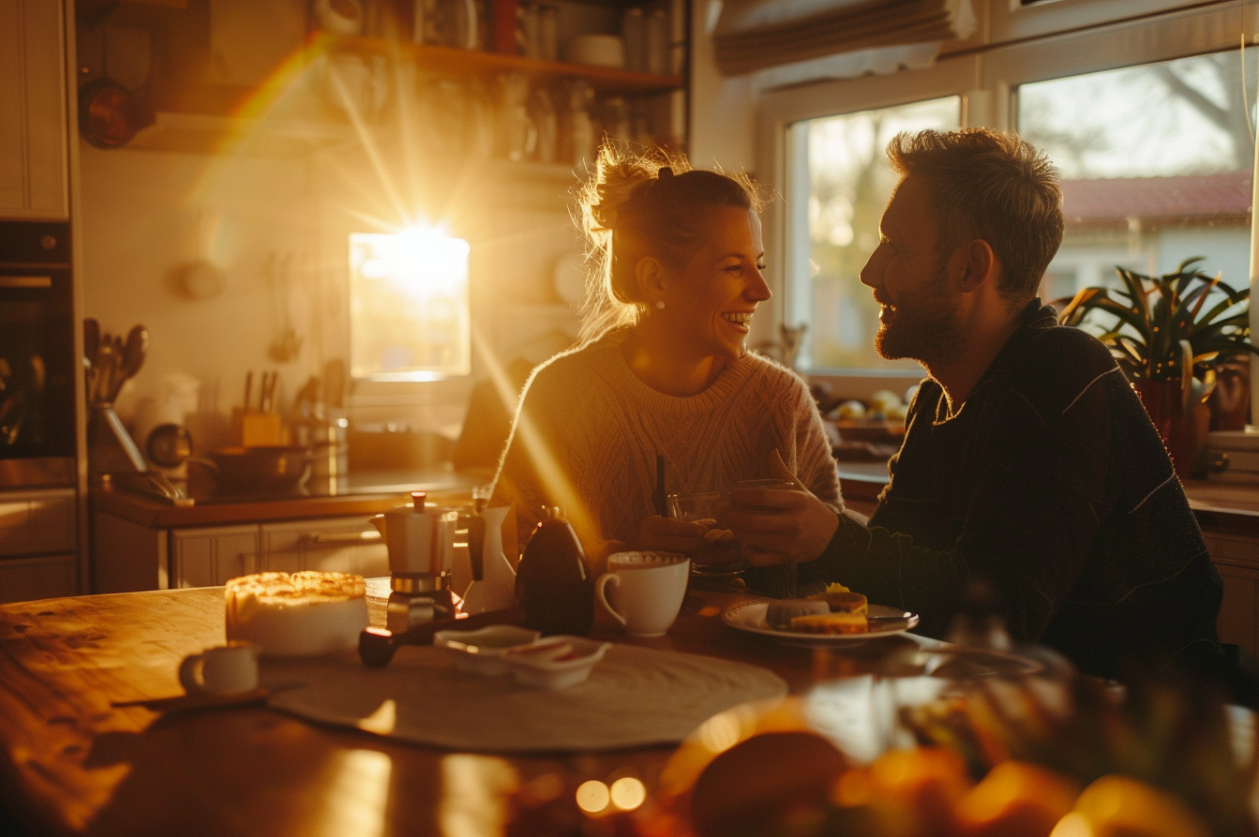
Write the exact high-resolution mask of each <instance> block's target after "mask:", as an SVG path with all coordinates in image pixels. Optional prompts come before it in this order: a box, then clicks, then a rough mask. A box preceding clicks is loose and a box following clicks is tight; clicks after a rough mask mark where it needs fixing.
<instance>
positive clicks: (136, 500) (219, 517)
mask: <svg viewBox="0 0 1259 837" xmlns="http://www.w3.org/2000/svg"><path fill="white" fill-rule="evenodd" d="M492 476H493V475H492V474H491V475H490V477H492ZM487 481H488V480H487V479H486V476H485V474H483V473H480V472H476V473H464V472H457V471H416V472H403V471H388V472H371V473H364V474H356V475H354V476H352V477H351V481H350V488H351V489H353V490H354V492H355V493H351V494H340V495H329V496H316V497H289V498H282V499H259V500H241V501H239V502H214V503H199V504H196V505H193V506H187V507H184V506H174V505H172V504H170V503H167V502H164V501H162V500H160V499H157V498H154V497H148V496H146V495H144V494H139V493H136V492H134V491H128V490H125V489H120V488H93V489H92V491H91V494H90V498H91V505H92V509H93V511H99V512H104V513H106V514H112V515H114V516H116V517H121V518H123V519H124V520H128V521H130V522H132V523H138V524H140V525H141V526H147V527H149V528H153V529H171V528H179V527H183V526H214V525H220V524H232V523H256V522H262V521H270V520H300V519H303V518H315V517H340V516H346V517H349V516H355V515H373V514H380V513H381V512H385V511H388V510H389V509H392V508H394V507H396V506H398V505H401V504H402V503H406V502H409V501H410V496H409V493H410V492H411V491H428V492H429V495H430V498H432V499H433V500H434V501H436V502H439V503H449V504H451V505H462V504H463V503H465V502H470V501H471V497H472V495H471V491H472V487H473V486H475V485H479V484H482V483H484V482H487Z"/></svg>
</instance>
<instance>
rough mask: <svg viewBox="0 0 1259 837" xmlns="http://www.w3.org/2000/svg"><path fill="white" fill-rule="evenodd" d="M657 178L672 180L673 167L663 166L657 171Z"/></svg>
mask: <svg viewBox="0 0 1259 837" xmlns="http://www.w3.org/2000/svg"><path fill="white" fill-rule="evenodd" d="M656 179H657V180H672V179H673V169H672V168H670V167H669V166H661V167H660V171H658V172H656Z"/></svg>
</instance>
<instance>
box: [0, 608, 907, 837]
mask: <svg viewBox="0 0 1259 837" xmlns="http://www.w3.org/2000/svg"><path fill="white" fill-rule="evenodd" d="M739 598H740V597H738V596H737V595H735V594H732V593H728V592H717V591H702V590H692V591H691V592H690V593H689V594H688V596H687V600H686V603H685V604H684V605H683V613H682V615H681V616H680V617H679V619H678V622H677V623H675V625H674V627H673V628H672V629H671V630H670V633H669V635H668V636H666V637H663V638H660V639H655V640H635V641H636V642H639V643H641V644H644V645H648V646H651V647H657V648H674V649H677V650H680V651H691V652H701V653H707V654H712V655H715V656H720V657H728V658H733V659H739V660H743V661H745V662H751V663H754V664H758V665H763V666H765V667H767V668H770V669H772V670H774V671H775V672H777V673H778V674H779V675H780V676H782V677H783V678H784V679H785V680H786V681H787V682H788V684H789V685H790V687H791V689H792V691H800V690H802V689H804V688H806V687H807V686H808V685H809V684H810V683H812V682H815V681H816V680H818V679H821V678H825V677H830V676H834V675H835V674H837V673H845V672H857V671H860V670H864V669H867V668H868V667H869V665H870V664H871V663H872V662H873V661H874V660H875V659H877V657H878V656H880V655H881V653H883V651H879V652H869V651H867V652H864V655H865V656H863V655H862V653H858V652H849V653H847V654H845V655H844V656H842V657H840V656H837V655H835V654H832V653H830V652H811V651H807V650H800V649H790V648H784V647H782V646H780V645H778V644H776V643H774V642H773V641H772V640H770V639H768V638H765V637H759V636H753V635H747V634H741V633H738V632H735V631H732V630H730V629H728V628H726V627H724V626H723V625H722V624H721V621H720V618H719V614H720V612H721V610H722V609H723V608H724V607H725V606H727V605H729V604H731V603H733V602H734V601H736V600H738V599H739ZM599 633H603V634H606V638H609V639H617V640H622V641H624V640H625V637H623V636H621V635H613V634H611V633H609V632H608V626H606V625H601V626H598V627H597V628H596V634H599ZM223 638H224V626H223V591H222V588H201V589H191V590H168V591H152V592H143V593H118V594H112V595H102V596H84V597H78V598H67V599H48V600H44V601H39V602H27V603H21V604H13V605H6V606H3V607H0V744H2V748H0V799H2V800H3V803H4V805H5V807H6V808H7V809H8V810H9V811H11V812H12V815H13V817H14V819H16V820H17V821H18V822H19V823H21V824H23V825H25V826H26V827H27V828H28V829H29V830H30V833H31V834H40V835H42V834H51V833H73V834H80V833H87V834H127V835H134V834H215V835H235V834H258V835H270V836H272V837H279V835H288V834H293V835H298V834H300V835H323V834H327V835H338V837H340V835H384V834H407V835H421V834H440V833H457V834H460V835H463V834H466V835H476V834H498V833H501V824H502V822H503V821H505V819H506V818H507V816H508V815H507V806H508V799H509V796H510V794H511V792H512V791H513V790H514V789H515V788H517V787H519V786H520V785H521V783H527V782H530V781H533V780H536V779H537V778H538V777H542V776H546V775H547V774H549V775H550V777H551V778H548V779H547V781H548V782H550V783H551V785H553V786H554V785H555V782H554V777H558V778H559V779H560V781H561V783H562V784H563V786H565V787H566V788H567V789H568V793H567V798H568V799H569V800H571V799H572V798H573V797H572V793H571V790H572V789H574V788H575V787H576V786H577V785H579V784H580V783H581V782H583V781H586V780H588V779H598V780H600V781H608V780H609V779H610V778H611V777H613V776H614V775H619V774H625V773H628V774H633V775H636V776H638V777H639V778H640V779H641V780H642V781H643V782H644V784H645V785H646V786H647V788H648V791H649V792H650V791H651V790H652V789H654V788H655V784H656V781H657V778H658V776H659V773H660V770H661V768H662V767H663V765H664V763H665V761H666V759H667V758H668V756H669V753H670V752H671V750H672V748H669V747H657V748H646V749H640V750H633V751H622V752H615V753H591V754H577V755H556V756H549V757H548V756H536V757H525V758H521V757H511V758H499V757H494V756H485V755H468V754H458V753H451V752H446V751H442V750H437V749H431V748H425V747H419V746H414V745H410V744H403V743H397V742H393V741H390V740H388V739H383V738H379V737H376V736H372V735H369V734H367V733H360V732H355V731H349V730H342V729H336V728H331V727H321V726H317V725H314V724H311V723H307V722H304V721H301V720H298V719H295V718H292V717H289V716H287V715H283V714H280V713H278V712H275V711H272V710H269V709H267V708H265V707H263V706H261V705H251V706H235V707H227V708H219V709H213V710H201V711H195V712H182V713H172V714H168V715H165V716H160V715H158V714H157V713H155V712H153V711H151V710H150V709H148V708H145V707H143V706H137V705H131V706H117V705H115V704H118V703H126V702H134V701H141V700H152V699H156V698H165V697H171V696H175V695H178V694H180V693H181V692H182V689H181V688H180V686H179V684H178V680H177V677H176V668H177V666H178V663H179V661H180V660H181V659H182V658H183V657H184V656H186V655H188V654H191V653H195V652H197V651H199V650H201V649H203V648H205V647H208V646H211V645H217V644H221V643H222V642H223ZM896 642H910V640H905V639H899V640H898V639H889V640H886V641H884V642H882V643H875V644H873V645H868V646H865V647H866V648H873V647H877V646H887V645H889V644H891V643H896ZM573 810H574V812H575V810H576V809H575V808H574V809H573ZM4 826H5V823H4V822H3V821H0V831H3V830H4Z"/></svg>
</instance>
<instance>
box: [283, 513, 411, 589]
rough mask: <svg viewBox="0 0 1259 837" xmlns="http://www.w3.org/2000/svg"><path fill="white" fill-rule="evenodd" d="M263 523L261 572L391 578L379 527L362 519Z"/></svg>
mask: <svg viewBox="0 0 1259 837" xmlns="http://www.w3.org/2000/svg"><path fill="white" fill-rule="evenodd" d="M317 523H318V525H317V526H314V525H312V521H309V520H294V521H287V522H284V523H263V524H262V525H261V527H260V529H261V541H262V552H261V560H260V562H259V563H260V569H262V570H265V571H279V572H289V573H293V572H299V571H301V570H321V571H324V572H341V573H356V574H358V575H361V576H364V577H368V576H377V575H389V556H388V554H387V551H386V549H385V545H384V542H383V541H382V540H381V539H380V538H379V535H378V533H377V532H376V529H375V527H373V526H372V525H371V524H370V523H368V522H367V521H366V520H364V519H363V518H362V517H344V518H328V519H324V520H320V521H317Z"/></svg>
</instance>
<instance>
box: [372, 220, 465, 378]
mask: <svg viewBox="0 0 1259 837" xmlns="http://www.w3.org/2000/svg"><path fill="white" fill-rule="evenodd" d="M350 366H351V370H352V374H353V376H354V378H355V379H367V380H372V381H433V380H439V379H442V378H448V377H452V376H456V375H467V374H469V373H470V372H471V371H472V325H471V316H470V312H469V308H468V242H466V241H463V240H462V239H458V238H450V237H447V236H446V235H444V234H442V233H440V232H437V231H435V230H407V231H404V232H400V233H396V234H392V235H389V234H381V233H352V234H351V235H350Z"/></svg>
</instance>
